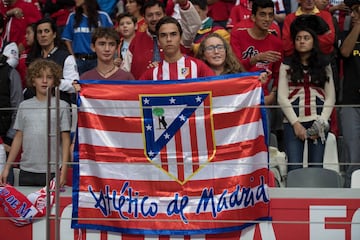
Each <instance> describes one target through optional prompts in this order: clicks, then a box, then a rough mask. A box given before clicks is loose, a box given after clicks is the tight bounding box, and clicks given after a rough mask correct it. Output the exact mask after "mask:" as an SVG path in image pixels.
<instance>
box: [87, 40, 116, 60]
mask: <svg viewBox="0 0 360 240" xmlns="http://www.w3.org/2000/svg"><path fill="white" fill-rule="evenodd" d="M117 47H118V46H117V43H116V41H115V40H114V39H112V38H106V37H101V38H98V39H96V41H95V44H91V48H92V50H93V51H94V52H96V55H97V58H98V60H100V61H103V62H109V61H111V62H112V61H113V58H114V54H115V52H116V49H117Z"/></svg>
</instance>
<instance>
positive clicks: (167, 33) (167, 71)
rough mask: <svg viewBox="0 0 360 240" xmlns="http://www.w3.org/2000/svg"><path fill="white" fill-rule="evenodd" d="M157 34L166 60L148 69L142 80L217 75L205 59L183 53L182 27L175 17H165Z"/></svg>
mask: <svg viewBox="0 0 360 240" xmlns="http://www.w3.org/2000/svg"><path fill="white" fill-rule="evenodd" d="M156 35H157V37H158V39H159V40H158V41H159V45H160V47H161V48H162V49H163V51H164V60H162V61H160V62H159V63H158V65H157V66H155V67H153V68H150V69H148V70H147V71H146V72H145V73H144V74H143V75H142V76H141V77H140V79H141V80H181V79H188V78H198V77H208V76H214V75H215V73H214V71H213V70H212V69H211V68H210V67H208V66H207V65H206V64H205V63H204V62H203V61H201V60H199V59H196V58H193V57H190V56H187V55H184V54H182V53H181V51H180V42H181V35H182V29H181V26H180V24H179V22H178V21H177V20H176V19H175V18H173V17H169V16H166V17H163V18H162V19H161V20H160V21H159V22H158V24H157V25H156Z"/></svg>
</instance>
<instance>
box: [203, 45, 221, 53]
mask: <svg viewBox="0 0 360 240" xmlns="http://www.w3.org/2000/svg"><path fill="white" fill-rule="evenodd" d="M215 49H216V50H218V51H219V52H222V51H225V46H224V44H218V45H210V46H207V47H205V51H207V52H214V51H215Z"/></svg>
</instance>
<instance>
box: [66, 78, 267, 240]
mask: <svg viewBox="0 0 360 240" xmlns="http://www.w3.org/2000/svg"><path fill="white" fill-rule="evenodd" d="M79 102H80V103H79V112H78V113H79V114H78V134H77V144H76V154H75V159H76V160H75V161H77V162H78V164H75V167H74V173H75V180H74V183H73V221H72V227H73V228H86V229H97V230H104V231H117V232H122V233H127V234H146V235H147V234H149V235H192V234H218V233H225V232H232V231H238V230H241V229H243V228H244V227H246V226H249V225H252V224H254V223H257V222H258V221H262V220H268V219H269V195H268V191H267V190H268V184H267V183H268V149H267V145H266V140H265V139H266V137H265V136H264V135H265V134H264V132H266V131H264V128H265V124H264V123H265V113H264V111H265V110H264V109H263V108H262V104H263V95H262V89H261V84H260V82H259V81H258V75H254V74H236V75H228V76H223V77H213V78H206V79H190V80H180V81H82V82H81V93H80V101H79Z"/></svg>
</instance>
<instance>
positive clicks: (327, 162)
mask: <svg viewBox="0 0 360 240" xmlns="http://www.w3.org/2000/svg"><path fill="white" fill-rule="evenodd" d="M307 155H308V149H307V145H306V144H305V147H304V157H303V167H307V166H308V159H307ZM323 166H324V168H326V169H330V170H334V171H335V172H337V173H340V165H339V158H338V149H337V143H336V137H335V135H334V134H333V133H331V132H329V134H328V137H327V139H326V145H325V152H324V159H323Z"/></svg>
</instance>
